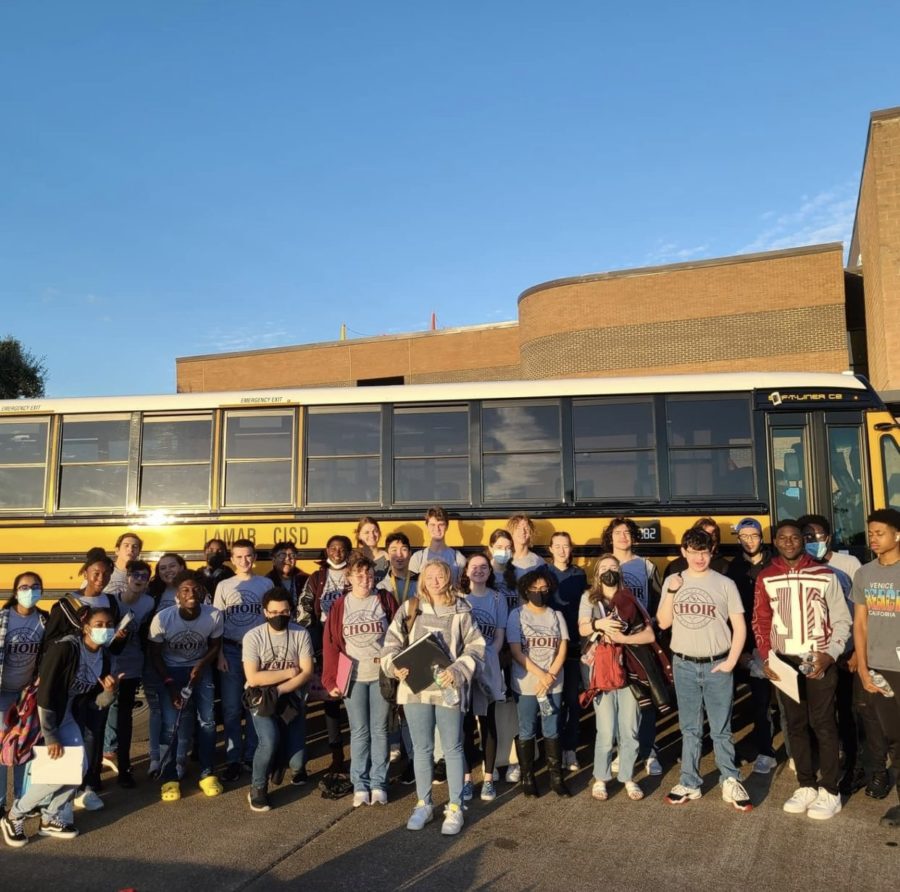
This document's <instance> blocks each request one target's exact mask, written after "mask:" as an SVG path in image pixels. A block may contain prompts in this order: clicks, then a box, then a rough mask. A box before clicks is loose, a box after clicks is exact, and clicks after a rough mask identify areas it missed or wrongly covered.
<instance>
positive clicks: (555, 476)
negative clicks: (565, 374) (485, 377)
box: [481, 400, 562, 502]
mask: <svg viewBox="0 0 900 892" xmlns="http://www.w3.org/2000/svg"><path fill="white" fill-rule="evenodd" d="M481 444H482V445H481V448H482V470H483V475H484V481H483V494H484V499H485V501H487V502H507V501H513V500H517V501H532V502H534V501H553V502H556V501H559V500H560V499H561V498H562V469H561V462H560V454H561V452H560V420H559V402H558V401H556V400H548V401H542V402H539V403H538V402H535V403H523V402H508V403H490V402H486V403H484V405H483V406H482V410H481Z"/></svg>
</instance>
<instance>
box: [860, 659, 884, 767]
mask: <svg viewBox="0 0 900 892" xmlns="http://www.w3.org/2000/svg"><path fill="white" fill-rule="evenodd" d="M880 699H883V698H882V695H881V694H870V693H869V692H868V691H867V690H866V689H865V688H864V687H863V686H862V682H861V681H860V680H859V676H858V675H854V676H853V708H854V710H855V712H856V721H857V727H858V728H859V732H860V741H861V744H860V754H859V756H860V763H861V765H862V767H863V768H864V769H865V772H866V778H867V779H871V777H872V774H873V772H875V771H884V770H885V769H886V768H887V741H886V740H885V739H884V732H883V731H882V730H881V722H879V721H878V713H877V712H876V707H877V706H878V701H879V700H880Z"/></svg>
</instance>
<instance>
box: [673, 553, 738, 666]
mask: <svg viewBox="0 0 900 892" xmlns="http://www.w3.org/2000/svg"><path fill="white" fill-rule="evenodd" d="M676 578H677V577H676V576H669V577H668V578H667V579H666V581H665V582H664V583H663V595H665V594H666V592H667V591H668V590H669V585H670V584H671V582H672V580H673V579H676ZM682 578H683V579H684V584H683V585H682V586H681V588H680V589H678V591H677V592H675V594H674V596H673V599H672V612H673V622H672V651H673V652H674V653H676V654H684V655H686V656H689V657H713V656H716V655H717V654H721V653H725V652H727V651H728V650H730V649H731V629H730V627H729V625H728V615H729V614H730V613H743V612H744V605H743V603H742V602H741V596H740V593H739V592H738V589H737V586H736V585H735V584H734V582H732V581H731V580H730V579H729V578H728V577H727V576H723V575H722V574H721V573H717V572H716V571H715V570H708V571H707V572H706V573H704V574H703V575H702V576H691V575H690V574H689V573H687V572H685V573H683V574H682Z"/></svg>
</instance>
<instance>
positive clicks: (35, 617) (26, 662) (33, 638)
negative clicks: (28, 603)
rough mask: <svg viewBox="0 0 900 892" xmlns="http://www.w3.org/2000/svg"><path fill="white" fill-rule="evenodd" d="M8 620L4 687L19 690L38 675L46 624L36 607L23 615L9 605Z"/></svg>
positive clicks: (7, 689)
mask: <svg viewBox="0 0 900 892" xmlns="http://www.w3.org/2000/svg"><path fill="white" fill-rule="evenodd" d="M8 623H9V625H7V627H6V642H5V643H4V645H3V687H2V690H4V691H6V692H7V693H9V692H10V691H16V692H17V693H18V692H19V691H21V690H22V688H24V687H25V685H27V684H29V683H30V682H31V680H32V679H33V678H34V670H35V667H36V665H37V657H38V652H39V651H40V649H41V641H43V640H44V624H43V622H42V621H41V616H40V614H39V613H38V612H37V611H36V610H35V611H34V612H33V613H32V614H31V615H30V616H22V615H21V614H20V613H19V612H18V611H17V610H16V608H15V607H10V608H9V620H8ZM4 792H5V791H4Z"/></svg>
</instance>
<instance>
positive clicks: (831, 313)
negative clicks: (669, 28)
mask: <svg viewBox="0 0 900 892" xmlns="http://www.w3.org/2000/svg"><path fill="white" fill-rule="evenodd" d="M866 284H867V288H868V281H867V283H866ZM848 364H849V357H848V355H847V346H846V329H845V324H844V273H843V263H842V249H841V246H840V245H826V246H816V247H812V248H798V249H795V250H792V251H778V252H770V253H768V254H764V255H752V256H744V257H731V258H722V259H719V260H713V261H703V262H699V263H692V264H678V265H675V266H670V267H656V268H651V269H645V270H630V271H625V272H618V273H607V274H600V275H593V276H584V277H580V278H578V279H568V280H559V281H556V282H548V283H545V284H543V285H537V286H535V287H534V288H532V289H529V290H528V291H526V292H525V293H524V294H523V295H522V296H521V297H520V299H519V323H518V324H516V323H502V324H499V325H484V326H473V327H471V328H463V329H448V330H444V331H436V332H414V333H410V334H407V335H391V336H385V337H382V338H366V339H361V340H351V341H339V342H333V343H329V344H315V345H308V346H297V347H285V348H282V349H270V350H258V351H253V352H248V353H235V354H223V355H221V356H203V357H186V358H183V359H179V360H178V361H177V379H178V389H179V391H198V390H243V389H254V388H264V387H315V386H328V385H338V386H340V385H353V384H356V383H357V382H358V381H359V380H360V379H365V378H384V377H394V376H402V377H403V378H404V380H405V381H407V382H408V383H411V384H419V383H437V382H451V381H457V382H458V381H480V380H486V381H497V380H509V379H513V378H526V379H527V378H553V377H567V376H573V377H585V376H590V375H604V374H607V375H609V374H611V375H639V374H665V373H686V372H694V371H699V372H704V371H709V372H713V371H753V370H771V369H782V370H807V371H842V370H844V369H846V368H847V367H848Z"/></svg>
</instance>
